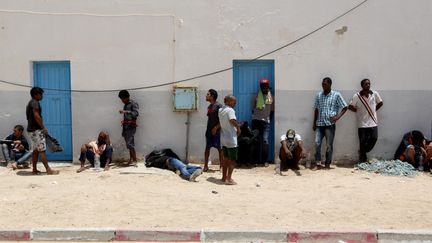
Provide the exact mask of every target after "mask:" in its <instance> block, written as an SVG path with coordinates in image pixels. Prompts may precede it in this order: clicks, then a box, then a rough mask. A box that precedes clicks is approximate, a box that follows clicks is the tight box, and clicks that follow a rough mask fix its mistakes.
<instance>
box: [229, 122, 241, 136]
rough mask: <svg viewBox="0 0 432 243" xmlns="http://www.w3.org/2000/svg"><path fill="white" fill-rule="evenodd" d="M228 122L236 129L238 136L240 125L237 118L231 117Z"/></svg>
mask: <svg viewBox="0 0 432 243" xmlns="http://www.w3.org/2000/svg"><path fill="white" fill-rule="evenodd" d="M229 122H230V124H231V125H232V126H234V127H235V128H236V129H237V136H240V132H241V131H240V125H239V124H238V122H237V120H236V119H231V120H230V121H229Z"/></svg>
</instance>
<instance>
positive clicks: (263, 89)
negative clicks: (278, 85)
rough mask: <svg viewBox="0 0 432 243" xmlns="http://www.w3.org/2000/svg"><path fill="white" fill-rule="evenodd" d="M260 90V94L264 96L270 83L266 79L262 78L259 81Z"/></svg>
mask: <svg viewBox="0 0 432 243" xmlns="http://www.w3.org/2000/svg"><path fill="white" fill-rule="evenodd" d="M259 83H260V89H261V92H262V93H263V94H264V95H266V94H268V92H269V86H270V81H269V80H268V79H267V78H262V79H261V80H260V82H259Z"/></svg>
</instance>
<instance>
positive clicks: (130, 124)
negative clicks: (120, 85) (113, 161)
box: [118, 90, 139, 166]
mask: <svg viewBox="0 0 432 243" xmlns="http://www.w3.org/2000/svg"><path fill="white" fill-rule="evenodd" d="M118 97H119V98H120V99H121V101H122V102H123V104H124V107H123V110H120V111H119V112H120V114H123V121H122V126H123V130H122V136H123V137H124V140H125V142H126V147H127V149H129V165H133V166H136V164H137V157H136V152H135V139H134V136H135V132H136V127H137V122H136V120H137V118H138V115H139V113H138V109H139V106H138V103H136V102H135V101H134V100H131V99H130V95H129V92H128V91H127V90H122V91H120V92H119V95H118Z"/></svg>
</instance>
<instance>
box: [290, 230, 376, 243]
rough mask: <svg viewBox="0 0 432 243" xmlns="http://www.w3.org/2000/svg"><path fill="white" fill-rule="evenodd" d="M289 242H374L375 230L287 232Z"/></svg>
mask: <svg viewBox="0 0 432 243" xmlns="http://www.w3.org/2000/svg"><path fill="white" fill-rule="evenodd" d="M288 242H290V243H309V242H320V243H327V242H329V243H334V242H340V243H376V242H378V239H377V234H376V232H355V231H354V232H299V233H298V232H289V233H288Z"/></svg>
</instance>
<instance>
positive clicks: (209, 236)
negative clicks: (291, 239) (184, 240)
mask: <svg viewBox="0 0 432 243" xmlns="http://www.w3.org/2000/svg"><path fill="white" fill-rule="evenodd" d="M202 234H204V235H203V236H202V238H201V239H202V241H203V242H221V241H235V242H255V241H257V242H262V241H264V242H287V232H283V231H219V230H204V231H203V233H202Z"/></svg>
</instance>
